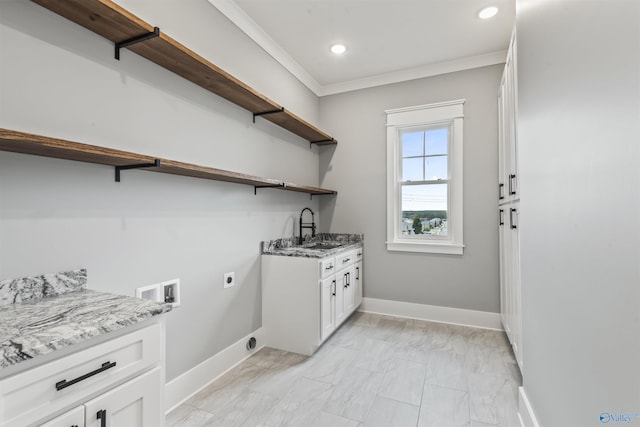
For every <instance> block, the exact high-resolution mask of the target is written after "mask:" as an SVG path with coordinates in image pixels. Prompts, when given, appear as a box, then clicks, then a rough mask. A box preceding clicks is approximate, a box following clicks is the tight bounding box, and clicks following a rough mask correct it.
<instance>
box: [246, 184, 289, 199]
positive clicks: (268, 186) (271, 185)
mask: <svg viewBox="0 0 640 427" xmlns="http://www.w3.org/2000/svg"><path fill="white" fill-rule="evenodd" d="M286 186H287V184H286V183H284V182H281V183H280V184H269V185H254V186H253V195H254V196H255V195H257V194H258V188H279V187H282V188H284V187H286Z"/></svg>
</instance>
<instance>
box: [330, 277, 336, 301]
mask: <svg viewBox="0 0 640 427" xmlns="http://www.w3.org/2000/svg"><path fill="white" fill-rule="evenodd" d="M331 283H333V292H332V293H331V295H333V296H334V297H335V296H336V281H335V279H334V280H333V282H331Z"/></svg>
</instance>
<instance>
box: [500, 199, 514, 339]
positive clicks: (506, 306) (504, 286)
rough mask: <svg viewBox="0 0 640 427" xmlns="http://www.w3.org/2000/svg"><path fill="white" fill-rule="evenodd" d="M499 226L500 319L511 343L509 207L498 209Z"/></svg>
mask: <svg viewBox="0 0 640 427" xmlns="http://www.w3.org/2000/svg"><path fill="white" fill-rule="evenodd" d="M498 213H499V216H500V225H499V229H498V230H499V242H500V317H501V319H502V325H503V326H504V331H505V332H506V333H507V336H508V337H509V341H510V342H511V341H512V336H511V322H510V320H511V318H510V311H511V295H510V280H509V273H510V271H509V269H510V266H511V256H510V255H511V253H510V250H509V247H510V244H509V241H508V240H509V237H510V232H509V228H508V227H509V222H508V219H507V216H508V215H509V206H508V205H506V206H502V207H500V208H499V212H498Z"/></svg>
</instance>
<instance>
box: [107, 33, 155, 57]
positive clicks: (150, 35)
mask: <svg viewBox="0 0 640 427" xmlns="http://www.w3.org/2000/svg"><path fill="white" fill-rule="evenodd" d="M158 36H160V28H158V27H153V31H152V32H150V33H147V34H142V35H140V36H135V37H131V38H130V39H127V40H123V41H121V42H117V43H116V59H117V60H118V61H120V49H121V48H123V47H127V46H131V45H132V44H136V43H140V42H143V41H145V40H149V39H153V38H156V37H158Z"/></svg>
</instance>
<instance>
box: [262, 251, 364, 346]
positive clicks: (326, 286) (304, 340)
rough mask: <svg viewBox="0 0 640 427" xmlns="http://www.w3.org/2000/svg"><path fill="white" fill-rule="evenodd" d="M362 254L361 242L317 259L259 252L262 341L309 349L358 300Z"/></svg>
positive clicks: (269, 344)
mask: <svg viewBox="0 0 640 427" xmlns="http://www.w3.org/2000/svg"><path fill="white" fill-rule="evenodd" d="M355 259H358V260H360V261H358V262H357V264H356V265H357V266H358V268H359V270H356V265H354V261H355ZM361 259H362V248H358V249H357V250H356V251H354V250H347V251H345V252H339V253H338V254H336V255H335V256H330V257H327V258H322V259H318V258H304V257H293V256H278V255H262V326H263V327H264V328H265V330H266V333H267V340H266V341H267V346H269V347H273V348H278V349H281V350H285V351H291V352H294V353H299V354H304V355H307V356H310V355H311V354H313V353H314V352H315V351H316V350H317V349H318V347H319V346H320V345H321V344H322V343H323V342H324V341H325V340H326V339H327V338H329V336H331V334H332V333H333V332H334V331H335V330H336V328H338V327H339V326H340V324H341V323H342V322H344V321H345V320H346V319H347V318H348V317H349V315H350V314H351V313H353V312H354V311H355V310H356V308H357V307H358V306H359V305H360V303H361V302H362V276H361V275H362V261H361ZM357 277H358V278H359V279H357Z"/></svg>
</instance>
